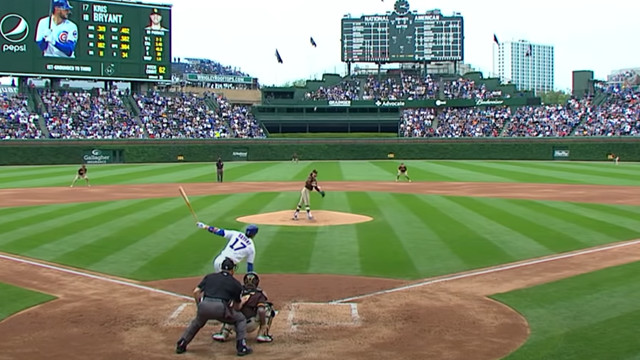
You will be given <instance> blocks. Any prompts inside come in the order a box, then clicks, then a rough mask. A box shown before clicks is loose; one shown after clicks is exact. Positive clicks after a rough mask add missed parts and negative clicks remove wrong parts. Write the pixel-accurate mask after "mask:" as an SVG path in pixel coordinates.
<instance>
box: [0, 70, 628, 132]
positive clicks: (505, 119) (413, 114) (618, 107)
mask: <svg viewBox="0 0 640 360" xmlns="http://www.w3.org/2000/svg"><path fill="white" fill-rule="evenodd" d="M202 64H209V62H203V63H202ZM202 64H201V65H202ZM211 64H212V65H211V67H210V68H207V67H203V68H201V70H202V71H218V70H220V71H226V70H224V67H223V68H220V67H219V66H218V65H219V64H218V65H215V64H213V63H211ZM203 66H204V65H203ZM227 70H228V71H230V72H234V71H236V70H233V69H227ZM236 73H237V72H236ZM627 75H628V74H625V75H624V76H627ZM594 87H595V89H596V94H595V95H594V96H591V97H586V98H584V99H581V100H577V99H573V98H572V99H570V100H569V101H568V102H567V103H566V104H563V105H540V106H523V107H519V108H508V107H504V106H486V107H483V106H477V107H472V108H455V107H439V108H437V109H433V108H415V109H405V110H404V111H403V112H402V114H401V117H400V119H399V132H400V136H404V137H447V138H459V137H565V136H639V135H640V90H639V89H638V88H633V87H630V86H625V85H624V84H622V83H620V82H617V83H615V82H614V83H604V82H599V83H595V84H594ZM442 95H444V96H445V97H446V98H462V99H476V100H479V99H494V98H501V97H502V96H503V95H502V93H500V92H495V91H489V90H487V89H486V88H485V87H484V85H476V84H475V83H474V82H473V81H470V80H467V79H463V78H460V79H458V80H454V81H448V82H443V81H435V80H433V79H432V78H430V77H429V76H427V77H416V76H411V75H405V74H401V75H400V76H399V77H395V78H394V77H391V78H387V79H385V80H382V81H379V80H378V78H377V77H375V76H368V77H367V78H366V81H365V82H364V83H361V81H360V80H359V79H358V78H355V77H349V78H345V79H344V80H343V81H342V82H341V83H339V84H337V85H335V86H330V87H326V88H325V87H320V88H318V89H317V90H315V91H311V92H308V93H307V94H306V95H305V99H306V100H321V99H326V100H338V101H341V100H366V99H370V100H371V99H388V100H397V99H406V100H409V99H433V98H440V96H442ZM1 96H2V97H1V98H0V138H1V139H38V138H44V137H47V136H48V137H50V138H54V139H121V138H163V139H166V138H199V139H203V138H212V139H215V138H263V137H266V134H265V133H264V129H263V127H262V126H261V124H260V123H259V121H258V120H257V119H256V118H255V117H254V116H253V114H252V113H251V108H250V107H249V106H246V105H236V104H232V103H230V102H229V101H228V100H227V99H226V98H225V97H224V96H222V95H220V94H216V93H205V95H204V96H199V95H195V94H191V93H185V92H174V93H159V92H148V93H145V94H133V95H129V94H128V92H127V93H123V92H121V91H119V90H118V89H113V90H110V91H103V90H93V91H91V92H87V91H81V90H77V91H75V90H74V91H65V90H60V91H52V90H48V89H44V90H43V89H40V90H39V96H40V99H41V100H42V108H40V107H39V106H38V104H37V103H36V104H31V105H32V106H30V103H29V98H28V96H26V95H17V96H9V95H6V94H5V95H1ZM30 109H32V110H30ZM33 109H37V110H38V111H34V110H33ZM39 114H40V115H39ZM42 123H44V125H45V127H43V128H41V127H40V126H41V125H40V124H42ZM47 133H48V134H47Z"/></svg>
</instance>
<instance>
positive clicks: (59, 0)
mask: <svg viewBox="0 0 640 360" xmlns="http://www.w3.org/2000/svg"><path fill="white" fill-rule="evenodd" d="M52 5H53V7H54V8H56V7H58V8H62V9H65V10H71V9H73V7H71V4H69V0H53V4H52Z"/></svg>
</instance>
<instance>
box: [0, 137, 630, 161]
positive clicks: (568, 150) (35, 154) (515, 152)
mask: <svg viewBox="0 0 640 360" xmlns="http://www.w3.org/2000/svg"><path fill="white" fill-rule="evenodd" d="M294 152H296V153H297V154H298V155H299V156H300V159H301V160H375V159H387V158H397V159H460V160H474V159H477V160H574V161H605V160H607V156H608V155H609V154H611V153H615V154H617V155H618V156H620V159H621V161H623V162H624V161H640V138H635V137H625V138H557V139H555V138H554V139H511V138H509V139H454V140H450V139H400V138H398V139H275V140H269V139H255V140H244V139H243V140H240V139H218V140H173V141H167V140H152V139H150V140H120V141H116V140H113V141H112V140H102V141H88V140H87V141H80V140H77V141H60V140H34V141H31V140H15V141H14V140H3V141H2V142H0V165H44V164H77V163H83V162H85V163H90V164H101V163H150V162H180V161H185V162H207V161H215V160H216V159H217V158H218V156H220V157H222V159H223V160H225V161H246V160H250V161H264V160H270V161H273V160H289V159H291V155H292V154H293V153H294Z"/></svg>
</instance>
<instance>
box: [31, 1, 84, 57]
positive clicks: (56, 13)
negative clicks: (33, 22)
mask: <svg viewBox="0 0 640 360" xmlns="http://www.w3.org/2000/svg"><path fill="white" fill-rule="evenodd" d="M52 1H53V2H52V7H51V14H50V15H48V16H45V17H43V18H41V19H40V20H39V21H38V26H37V28H36V38H35V40H36V43H37V44H38V47H40V50H42V55H44V56H48V57H62V58H74V57H75V51H76V43H77V42H78V26H76V24H74V23H73V22H72V21H70V20H69V15H70V14H71V5H69V1H68V0H52Z"/></svg>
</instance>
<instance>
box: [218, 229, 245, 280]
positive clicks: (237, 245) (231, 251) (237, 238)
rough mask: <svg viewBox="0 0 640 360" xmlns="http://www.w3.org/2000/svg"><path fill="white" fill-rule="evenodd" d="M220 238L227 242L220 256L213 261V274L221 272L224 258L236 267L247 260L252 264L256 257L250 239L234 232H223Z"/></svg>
mask: <svg viewBox="0 0 640 360" xmlns="http://www.w3.org/2000/svg"><path fill="white" fill-rule="evenodd" d="M222 236H224V237H225V239H227V240H228V242H227V246H225V248H224V249H223V250H222V252H221V253H220V255H218V256H217V257H216V258H215V259H214V260H213V268H214V270H215V272H220V271H221V270H222V268H221V266H222V262H223V261H224V259H225V258H229V259H231V260H233V262H234V263H235V264H236V265H237V264H238V263H239V262H241V261H242V260H244V259H247V263H251V264H253V260H254V258H255V256H256V248H255V246H254V245H253V240H252V239H251V238H250V237H248V236H247V235H245V234H244V233H242V232H239V231H235V230H224V235H222Z"/></svg>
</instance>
